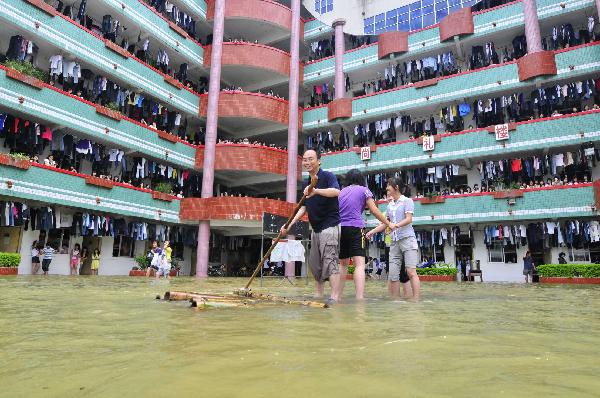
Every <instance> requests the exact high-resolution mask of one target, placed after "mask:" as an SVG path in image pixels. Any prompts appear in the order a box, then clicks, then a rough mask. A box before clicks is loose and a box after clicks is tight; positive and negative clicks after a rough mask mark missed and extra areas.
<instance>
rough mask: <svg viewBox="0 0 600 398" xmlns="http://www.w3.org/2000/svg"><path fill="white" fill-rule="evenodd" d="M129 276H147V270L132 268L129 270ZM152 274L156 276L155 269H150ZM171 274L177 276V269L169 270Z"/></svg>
mask: <svg viewBox="0 0 600 398" xmlns="http://www.w3.org/2000/svg"><path fill="white" fill-rule="evenodd" d="M129 276H146V270H145V269H132V270H131V271H129ZM150 276H156V273H155V271H154V269H152V270H151V271H150ZM169 276H177V271H175V270H172V271H171V272H169Z"/></svg>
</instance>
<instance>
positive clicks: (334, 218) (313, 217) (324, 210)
mask: <svg viewBox="0 0 600 398" xmlns="http://www.w3.org/2000/svg"><path fill="white" fill-rule="evenodd" d="M317 178H318V179H319V180H318V181H317V185H316V186H315V188H317V189H326V188H335V189H340V185H339V184H338V181H337V178H335V176H334V175H333V173H331V172H329V171H325V170H323V169H319V172H318V173H317ZM309 184H310V177H309V178H308V179H307V180H306V181H305V182H304V186H303V188H306V187H307V186H308V185H309ZM304 206H306V212H307V213H308V221H310V225H311V226H312V228H313V230H314V231H315V232H321V231H323V230H324V229H327V228H329V227H335V226H336V225H339V223H340V206H339V202H338V198H337V197H334V198H326V197H325V196H321V195H315V196H313V197H311V198H308V199H306V200H305V201H304Z"/></svg>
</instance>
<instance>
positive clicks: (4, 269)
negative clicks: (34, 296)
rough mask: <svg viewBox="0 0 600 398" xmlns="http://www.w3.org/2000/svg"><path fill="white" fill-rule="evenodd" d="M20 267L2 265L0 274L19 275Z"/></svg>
mask: <svg viewBox="0 0 600 398" xmlns="http://www.w3.org/2000/svg"><path fill="white" fill-rule="evenodd" d="M18 273H19V268H17V267H0V275H17V274H18Z"/></svg>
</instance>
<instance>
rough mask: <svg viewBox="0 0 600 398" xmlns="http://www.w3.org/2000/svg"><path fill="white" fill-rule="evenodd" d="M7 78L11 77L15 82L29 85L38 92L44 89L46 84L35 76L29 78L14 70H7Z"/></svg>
mask: <svg viewBox="0 0 600 398" xmlns="http://www.w3.org/2000/svg"><path fill="white" fill-rule="evenodd" d="M6 77H9V78H11V79H13V80H17V81H20V82H21V83H24V84H27V85H28V86H31V87H33V88H36V89H38V90H41V89H42V88H44V82H43V81H41V80H40V79H36V78H35V77H33V76H29V75H25V74H23V73H21V72H17V71H16V70H14V69H10V68H7V69H6Z"/></svg>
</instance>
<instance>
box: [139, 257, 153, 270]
mask: <svg viewBox="0 0 600 398" xmlns="http://www.w3.org/2000/svg"><path fill="white" fill-rule="evenodd" d="M135 262H136V263H137V264H138V266H139V267H140V269H146V268H148V266H149V265H150V259H148V257H146V256H139V257H136V258H135Z"/></svg>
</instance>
